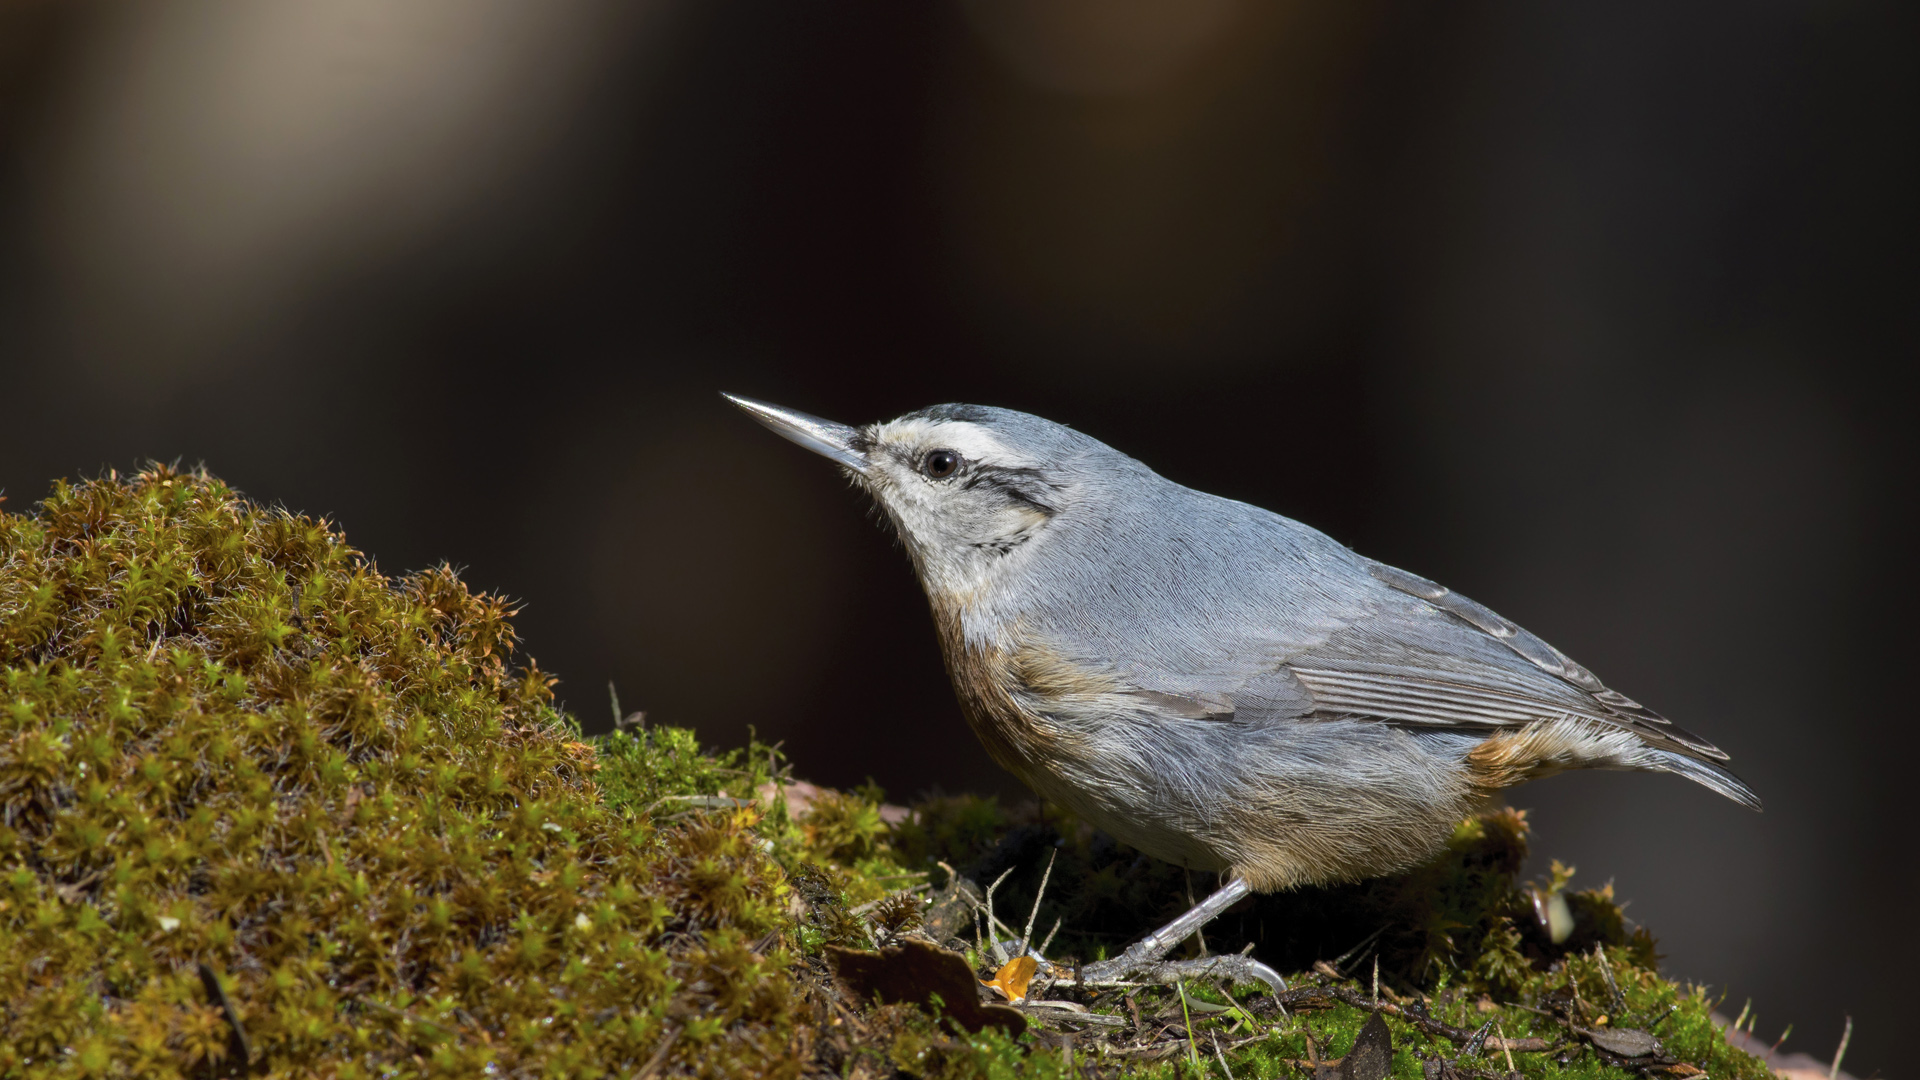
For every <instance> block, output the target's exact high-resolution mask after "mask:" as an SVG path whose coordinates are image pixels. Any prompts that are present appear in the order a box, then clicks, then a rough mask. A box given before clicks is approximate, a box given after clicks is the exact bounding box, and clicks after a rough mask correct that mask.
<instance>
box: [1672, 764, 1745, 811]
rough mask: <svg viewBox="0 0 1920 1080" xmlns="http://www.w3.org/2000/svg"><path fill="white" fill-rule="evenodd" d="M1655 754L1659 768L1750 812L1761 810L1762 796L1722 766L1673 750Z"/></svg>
mask: <svg viewBox="0 0 1920 1080" xmlns="http://www.w3.org/2000/svg"><path fill="white" fill-rule="evenodd" d="M1654 753H1656V754H1658V755H1659V757H1660V764H1659V766H1658V768H1660V769H1663V770H1665V771H1666V772H1670V773H1676V774H1678V775H1680V776H1684V777H1686V778H1687V779H1689V780H1691V781H1693V782H1694V783H1696V784H1700V785H1702V786H1703V787H1708V788H1712V789H1713V790H1714V791H1717V792H1719V793H1720V794H1722V795H1725V796H1726V797H1727V798H1729V799H1732V800H1733V801H1734V802H1737V803H1739V804H1740V805H1741V806H1744V807H1746V808H1747V809H1749V810H1758V809H1760V796H1758V795H1755V794H1754V793H1753V789H1752V788H1750V787H1748V786H1747V782H1746V781H1745V780H1742V779H1740V778H1739V777H1737V776H1735V775H1733V774H1732V773H1730V772H1728V771H1727V770H1725V769H1723V768H1721V767H1720V766H1718V765H1715V764H1713V763H1711V762H1706V761H1701V760H1699V759H1698V758H1691V757H1688V756H1686V755H1685V754H1681V753H1678V752H1676V751H1673V750H1660V749H1656V750H1655V751H1654Z"/></svg>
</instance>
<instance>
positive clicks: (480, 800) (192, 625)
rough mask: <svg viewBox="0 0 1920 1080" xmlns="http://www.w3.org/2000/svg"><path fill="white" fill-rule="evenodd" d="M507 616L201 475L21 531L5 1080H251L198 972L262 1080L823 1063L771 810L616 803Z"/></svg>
mask: <svg viewBox="0 0 1920 1080" xmlns="http://www.w3.org/2000/svg"><path fill="white" fill-rule="evenodd" d="M510 614H511V608H510V606H509V605H508V604H507V603H506V602H505V601H502V600H500V599H498V598H495V597H489V596H484V595H478V594H475V593H473V592H471V591H469V590H468V589H467V588H466V586H464V585H463V584H462V583H461V582H460V581H459V580H458V578H457V577H456V576H455V575H454V574H453V573H452V572H451V571H450V570H447V569H446V568H444V567H443V568H439V569H435V570H430V571H427V572H425V573H420V574H415V575H411V576H407V577H403V578H398V579H393V578H388V577H386V576H384V575H382V574H381V573H380V572H379V571H378V570H377V569H376V567H375V566H374V565H373V563H372V562H371V561H370V560H368V559H367V558H365V557H364V556H362V555H360V554H359V553H358V552H356V551H354V550H353V549H352V548H351V547H349V546H348V545H347V544H346V543H345V541H344V540H343V539H342V538H341V536H340V535H339V533H338V532H337V531H335V530H333V529H332V528H331V527H330V526H329V525H328V524H327V523H325V522H322V521H315V520H312V519H308V518H304V517H300V516H297V515H293V514H288V513H284V512H281V511H277V510H269V509H264V508H261V507H258V506H255V505H252V504H250V503H248V502H246V501H245V500H243V499H242V498H240V497H239V496H238V495H236V494H235V493H234V492H233V491H232V490H230V489H229V488H227V487H225V486H224V485H222V484H221V483H220V482H219V481H217V480H214V479H212V478H210V477H208V476H205V475H203V474H199V473H183V472H178V471H174V470H172V469H167V468H158V467H156V468H152V469H149V470H148V471H146V472H143V473H141V474H139V475H137V476H132V477H118V476H109V477H107V478H104V479H100V480H96V481H92V482H88V483H82V484H77V485H68V484H61V485H59V486H58V487H56V489H55V490H54V492H53V494H52V496H51V497H50V498H48V499H47V500H46V501H45V502H44V503H42V504H41V505H40V507H39V508H38V509H37V511H36V512H34V513H31V514H0V701H3V702H4V711H3V712H0V957H4V958H5V959H4V960H0V1001H5V1002H6V1003H7V1008H6V1009H5V1011H4V1013H0V1074H4V1075H8V1076H16V1075H17V1076H53V1075H137V1076H156V1077H165V1076H174V1075H185V1074H188V1073H193V1074H195V1075H204V1074H205V1073H206V1072H207V1071H208V1070H209V1069H210V1068H212V1067H215V1066H218V1067H220V1068H222V1069H225V1068H230V1067H232V1066H234V1065H236V1064H237V1063H236V1062H233V1061H231V1060H228V1058H229V1054H230V1052H233V1051H237V1044H234V1043H233V1042H232V1040H230V1038H229V1032H228V1030H227V1024H226V1022H225V1020H224V1018H223V1015H222V1013H221V1012H220V1010H219V1009H218V1008H216V1004H215V1003H214V1002H210V1001H209V1000H208V999H207V994H206V991H205V989H204V988H203V987H202V985H201V982H200V979H199V976H198V973H197V972H198V966H199V965H200V964H202V963H204V964H207V965H208V966H210V967H211V968H212V969H213V971H214V972H215V973H216V974H217V977H218V978H219V980H220V986H221V987H222V988H223V989H224V991H225V994H226V996H227V998H228V999H229V1001H230V1002H231V1003H232V1006H233V1008H234V1011H235V1013H236V1015H237V1017H238V1019H239V1021H240V1023H241V1025H242V1026H243V1027H244V1029H245V1032H246V1035H247V1037H248V1039H249V1041H250V1050H251V1055H252V1057H253V1059H254V1060H253V1062H252V1067H253V1069H254V1070H255V1071H264V1072H267V1073H273V1074H283V1075H295V1074H298V1075H310V1074H331V1075H338V1076H355V1075H373V1074H376V1073H377V1074H381V1075H424V1074H435V1073H442V1074H450V1075H478V1074H480V1073H482V1072H487V1073H492V1074H495V1075H533V1074H540V1075H581V1076H596V1075H603V1074H607V1073H611V1072H631V1071H633V1070H635V1069H637V1068H639V1067H640V1066H641V1065H643V1064H644V1063H645V1062H647V1061H648V1060H649V1059H650V1058H652V1057H654V1055H655V1054H656V1052H657V1051H659V1050H660V1048H661V1047H663V1046H668V1048H667V1049H666V1050H665V1057H664V1059H663V1063H664V1064H673V1063H677V1062H683V1061H684V1062H698V1064H699V1066H700V1068H701V1069H702V1070H703V1071H708V1072H714V1073H726V1072H734V1073H742V1074H750V1075H760V1074H765V1073H771V1072H779V1071H782V1070H785V1071H795V1070H796V1069H797V1065H796V1064H795V1063H794V1062H793V1061H792V1059H791V1058H790V1057H788V1056H787V1050H788V1048H789V1042H790V1040H791V1037H792V1031H793V1025H794V1014H793V1006H792V1002H791V999H790V994H789V990H790V983H789V981H788V980H787V979H786V978H785V977H784V968H785V966H786V965H787V963H788V958H787V953H786V951H785V949H784V947H783V944H782V940H783V939H782V938H781V935H780V931H781V930H782V929H783V927H784V926H785V923H784V921H783V920H784V906H783V905H784V903H785V901H786V895H787V891H788V886H787V884H786V881H785V876H784V875H783V874H782V873H781V871H780V869H779V868H778V866H777V865H776V864H775V863H774V862H773V861H772V860H770V859H769V858H768V857H767V856H766V854H765V852H764V850H763V845H762V842H761V841H760V839H759V838H758V837H757V836H756V835H755V834H754V833H753V832H752V831H751V830H752V828H753V826H754V825H755V823H756V816H755V814H754V812H753V811H751V810H737V811H734V812H731V813H726V814H719V815H700V816H698V817H695V818H692V819H687V820H682V821H677V822H665V823H660V822H656V821H654V820H652V819H650V818H649V817H648V816H646V815H643V814H636V813H633V812H631V811H625V810H618V809H613V808H610V807H609V806H607V805H606V804H605V803H603V801H602V799H601V793H600V790H599V788H598V786H597V785H596V784H595V782H594V775H595V771H596V769H597V767H598V766H597V763H596V756H595V753H594V752H593V750H592V749H591V748H590V747H589V746H587V745H585V744H584V743H582V742H581V741H580V740H579V739H578V737H577V734H576V732H575V730H574V729H573V727H572V726H571V724H570V723H569V722H568V721H567V719H566V718H564V717H563V716H561V715H560V714H558V713H556V712H555V710H554V708H553V705H552V701H551V695H550V690H549V682H550V680H549V679H548V678H547V677H546V676H545V675H543V674H542V673H541V672H540V671H539V670H538V669H537V668H535V667H533V666H531V665H530V664H529V665H527V666H525V667H519V668H516V667H514V666H512V664H511V663H510V661H511V657H512V649H513V645H514V637H513V631H512V629H511V626H510V625H509V622H508V617H509V615H510ZM689 758H690V756H689V755H681V757H680V758H677V759H671V760H683V761H684V760H689ZM653 760H654V761H655V762H656V763H657V762H660V761H664V760H669V759H667V758H662V757H659V756H656V757H655V758H654V759H653ZM688 767H689V768H691V769H693V770H695V771H696V772H697V771H698V770H699V769H708V770H712V769H716V768H721V767H724V763H722V764H718V765H716V764H714V763H712V762H707V761H705V760H704V759H696V760H692V764H690V765H689V766H688ZM691 782H693V777H692V776H690V775H686V774H673V775H669V776H663V777H662V778H661V779H660V781H659V783H660V784H661V785H662V786H666V787H671V786H674V785H680V786H685V785H687V784H689V783H691ZM668 1044H670V1045H668Z"/></svg>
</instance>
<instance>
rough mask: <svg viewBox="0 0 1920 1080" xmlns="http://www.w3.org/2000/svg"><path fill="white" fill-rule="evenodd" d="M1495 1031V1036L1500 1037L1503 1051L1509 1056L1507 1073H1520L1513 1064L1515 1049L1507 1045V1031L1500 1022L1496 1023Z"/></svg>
mask: <svg viewBox="0 0 1920 1080" xmlns="http://www.w3.org/2000/svg"><path fill="white" fill-rule="evenodd" d="M1493 1030H1494V1033H1495V1034H1497V1035H1499V1036H1500V1049H1501V1051H1502V1052H1504V1053H1505V1054H1506V1055H1507V1071H1508V1072H1510V1073H1517V1072H1519V1071H1520V1070H1519V1069H1518V1068H1517V1067H1515V1065H1514V1064H1513V1048H1512V1047H1511V1046H1508V1045H1507V1029H1506V1028H1503V1027H1501V1026H1500V1023H1499V1021H1495V1022H1494V1025H1493Z"/></svg>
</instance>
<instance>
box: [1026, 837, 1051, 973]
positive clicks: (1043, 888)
mask: <svg viewBox="0 0 1920 1080" xmlns="http://www.w3.org/2000/svg"><path fill="white" fill-rule="evenodd" d="M1059 854H1060V849H1059V848H1054V849H1053V850H1052V851H1050V852H1048V853H1047V869H1046V871H1045V872H1044V873H1042V874H1041V875H1040V891H1039V892H1036V893H1034V894H1033V910H1032V911H1029V912H1027V928H1026V929H1025V930H1022V931H1020V948H1021V950H1022V951H1023V952H1029V953H1030V952H1032V951H1033V921H1034V920H1035V919H1037V918H1039V917H1040V899H1041V897H1044V896H1046V895H1047V879H1049V878H1051V877H1053V860H1054V856H1056V855H1059ZM1048 940H1049V941H1051V940H1052V939H1051V938H1049V939H1048Z"/></svg>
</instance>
